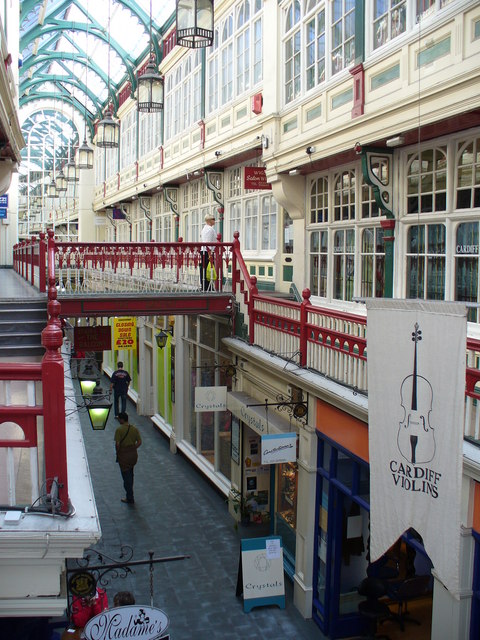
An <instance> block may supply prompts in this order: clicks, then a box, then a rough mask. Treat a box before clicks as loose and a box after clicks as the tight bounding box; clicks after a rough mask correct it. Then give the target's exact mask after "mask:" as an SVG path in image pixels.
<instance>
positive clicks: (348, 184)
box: [333, 171, 355, 221]
mask: <svg viewBox="0 0 480 640" xmlns="http://www.w3.org/2000/svg"><path fill="white" fill-rule="evenodd" d="M333 214H334V219H335V220H336V221H340V220H355V171H343V172H342V173H341V174H339V175H337V176H335V178H334V185H333Z"/></svg>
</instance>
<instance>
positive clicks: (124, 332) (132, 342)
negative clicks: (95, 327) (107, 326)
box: [113, 318, 137, 349]
mask: <svg viewBox="0 0 480 640" xmlns="http://www.w3.org/2000/svg"><path fill="white" fill-rule="evenodd" d="M113 343H114V348H115V349H136V348H137V319H136V318H114V320H113Z"/></svg>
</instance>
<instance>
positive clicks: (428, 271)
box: [406, 224, 446, 300]
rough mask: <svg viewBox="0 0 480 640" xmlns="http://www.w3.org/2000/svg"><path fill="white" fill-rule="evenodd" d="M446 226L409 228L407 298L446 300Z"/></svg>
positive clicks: (416, 226)
mask: <svg viewBox="0 0 480 640" xmlns="http://www.w3.org/2000/svg"><path fill="white" fill-rule="evenodd" d="M445 261H446V256H445V225H443V224H429V225H415V226H412V227H409V229H408V236H407V292H406V295H407V298H424V299H426V300H444V299H445Z"/></svg>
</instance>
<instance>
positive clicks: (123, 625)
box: [83, 605, 169, 640]
mask: <svg viewBox="0 0 480 640" xmlns="http://www.w3.org/2000/svg"><path fill="white" fill-rule="evenodd" d="M168 625H169V620H168V617H167V616H166V614H165V613H164V612H163V611H162V610H161V609H156V608H155V607H147V606H144V605H132V606H124V607H115V608H114V609H106V610H105V611H102V613H99V614H98V615H97V616H95V617H94V618H91V620H89V621H88V622H87V624H86V625H85V628H84V630H83V633H84V635H85V638H87V640H110V639H111V638H122V639H128V638H140V637H141V638H142V639H143V640H166V639H167V638H168V636H164V635H162V634H163V632H164V631H165V630H166V629H167V628H168Z"/></svg>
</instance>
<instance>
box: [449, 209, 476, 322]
mask: <svg viewBox="0 0 480 640" xmlns="http://www.w3.org/2000/svg"><path fill="white" fill-rule="evenodd" d="M478 255H479V251H478V222H464V223H463V224H459V225H458V228H457V237H456V244H455V300H459V301H462V302H478ZM468 319H469V320H470V321H472V322H478V310H477V309H476V308H471V309H469V310H468Z"/></svg>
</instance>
